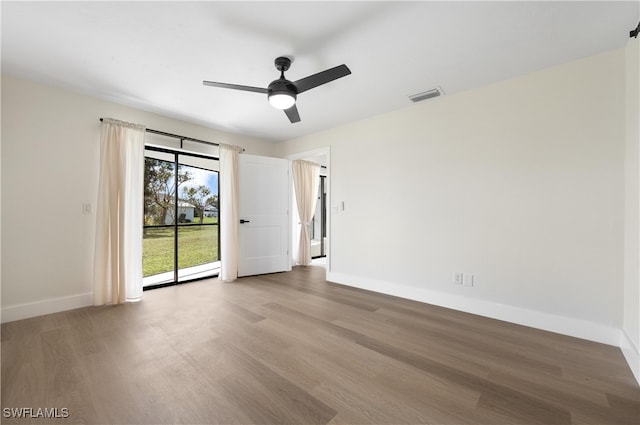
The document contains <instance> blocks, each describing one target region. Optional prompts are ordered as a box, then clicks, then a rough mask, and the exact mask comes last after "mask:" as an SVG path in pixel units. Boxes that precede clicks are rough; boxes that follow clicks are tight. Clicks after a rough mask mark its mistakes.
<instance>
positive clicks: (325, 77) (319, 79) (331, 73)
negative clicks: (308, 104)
mask: <svg viewBox="0 0 640 425" xmlns="http://www.w3.org/2000/svg"><path fill="white" fill-rule="evenodd" d="M349 74H351V70H350V69H349V68H348V67H347V65H344V64H343V65H338V66H336V67H334V68H331V69H327V70H326V71H322V72H318V73H317V74H313V75H310V76H308V77H305V78H301V79H299V80H298V81H294V83H293V85H294V86H296V89H297V91H298V93H302V92H305V91H307V90H309V89H312V88H314V87H318V86H321V85H322V84H326V83H328V82H330V81H333V80H337V79H338V78H342V77H346V76H347V75H349Z"/></svg>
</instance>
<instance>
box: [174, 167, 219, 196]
mask: <svg viewBox="0 0 640 425" xmlns="http://www.w3.org/2000/svg"><path fill="white" fill-rule="evenodd" d="M183 170H184V171H187V170H188V171H189V173H190V174H191V177H192V179H191V180H189V181H187V182H185V183H182V184H181V185H180V194H182V189H183V188H187V187H198V186H200V185H205V186H207V187H208V188H209V190H211V194H212V195H217V194H218V173H216V172H215V171H209V170H203V169H201V168H195V167H189V166H186V165H183Z"/></svg>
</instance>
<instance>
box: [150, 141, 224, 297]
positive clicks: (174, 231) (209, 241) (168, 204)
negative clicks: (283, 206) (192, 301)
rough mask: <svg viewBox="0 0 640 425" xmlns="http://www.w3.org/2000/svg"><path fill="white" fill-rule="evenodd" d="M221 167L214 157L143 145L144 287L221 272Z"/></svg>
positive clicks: (201, 277) (215, 274)
mask: <svg viewBox="0 0 640 425" xmlns="http://www.w3.org/2000/svg"><path fill="white" fill-rule="evenodd" d="M218 171H219V161H218V159H217V158H214V157H210V156H206V155H198V154H192V153H185V152H178V151H174V150H171V149H165V148H158V147H152V146H147V147H146V148H145V170H144V201H143V202H144V218H143V220H144V221H143V254H142V256H143V258H142V267H143V288H144V289H145V290H146V289H152V288H158V287H162V286H167V285H175V284H178V283H184V282H189V281H193V280H198V279H204V278H208V277H213V276H217V275H218V274H219V272H220V252H219V246H220V232H219V215H218V211H219V191H220V188H219V178H218Z"/></svg>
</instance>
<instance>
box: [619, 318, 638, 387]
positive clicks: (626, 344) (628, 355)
mask: <svg viewBox="0 0 640 425" xmlns="http://www.w3.org/2000/svg"><path fill="white" fill-rule="evenodd" d="M620 333H621V335H620V349H621V350H622V354H624V358H625V359H626V360H627V363H628V364H629V368H631V372H632V373H633V376H635V378H636V381H637V382H638V384H639V385H640V351H639V350H638V347H636V345H635V344H634V343H633V341H631V338H629V335H628V334H627V333H626V332H625V331H624V330H622V331H621V332H620Z"/></svg>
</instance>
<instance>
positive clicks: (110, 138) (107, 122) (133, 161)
mask: <svg viewBox="0 0 640 425" xmlns="http://www.w3.org/2000/svg"><path fill="white" fill-rule="evenodd" d="M144 135H145V127H144V126H141V125H137V124H130V123H126V122H122V121H117V120H113V119H109V118H105V119H103V121H102V129H101V137H100V182H99V187H98V203H97V208H96V215H97V217H96V240H95V251H94V291H93V303H94V305H103V304H108V303H111V304H119V303H124V302H126V301H138V300H140V298H141V297H142V218H143V217H142V216H143V206H142V205H143V204H142V199H143V185H144Z"/></svg>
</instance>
